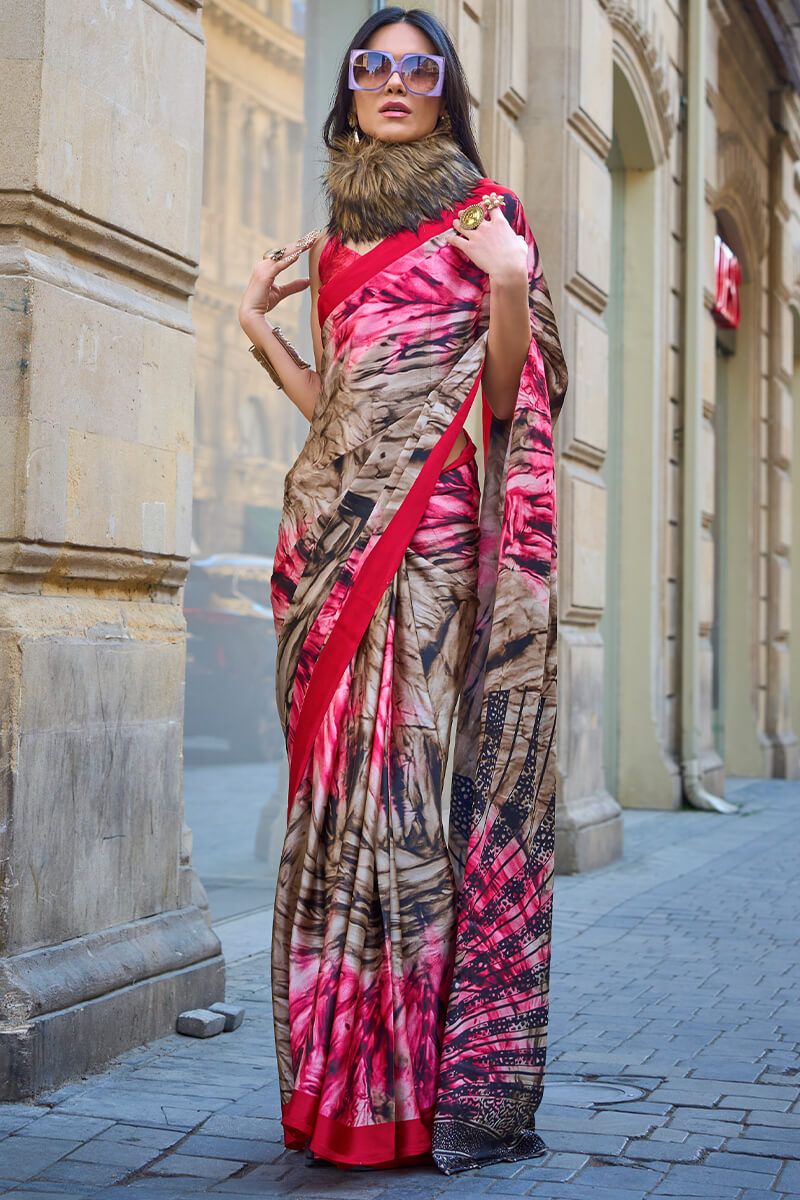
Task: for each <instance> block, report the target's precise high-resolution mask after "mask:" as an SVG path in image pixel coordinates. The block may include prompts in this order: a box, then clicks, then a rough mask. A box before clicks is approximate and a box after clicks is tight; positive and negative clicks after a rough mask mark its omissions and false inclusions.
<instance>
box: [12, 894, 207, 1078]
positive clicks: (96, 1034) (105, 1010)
mask: <svg viewBox="0 0 800 1200" xmlns="http://www.w3.org/2000/svg"><path fill="white" fill-rule="evenodd" d="M224 999H225V963H224V960H223V957H222V949H221V946H220V943H219V939H218V938H217V936H216V934H215V933H214V932H213V930H212V929H211V928H210V926H209V924H208V922H207V920H206V918H205V916H204V914H203V913H202V911H201V910H200V909H198V908H196V907H194V906H192V907H188V908H183V909H178V910H176V911H173V912H167V913H160V914H158V915H157V916H154V917H148V918H146V919H144V920H140V921H132V922H130V923H128V924H126V925H118V926H115V927H113V928H111V929H104V930H101V931H99V932H95V933H92V934H89V935H88V936H85V937H82V938H75V939H73V940H71V941H68V942H62V943H61V944H60V945H56V946H45V947H43V948H41V949H38V950H32V951H28V952H27V953H24V954H17V955H14V956H11V957H8V958H0V1099H1V1100H21V1099H25V1098H28V1097H31V1096H35V1095H36V1094H37V1093H38V1092H41V1091H43V1090H44V1089H46V1088H52V1087H57V1086H58V1085H59V1084H61V1083H63V1082H65V1081H66V1080H69V1079H70V1078H74V1077H75V1076H76V1075H80V1074H82V1073H85V1072H87V1071H91V1070H94V1069H97V1068H98V1067H101V1066H103V1065H104V1064H105V1063H106V1062H107V1061H108V1060H109V1059H110V1058H113V1057H114V1056H115V1055H117V1054H121V1053H122V1052H123V1051H125V1050H129V1049H130V1048H131V1047H133V1046H138V1045H141V1044H142V1043H143V1042H148V1041H151V1040H153V1039H154V1038H158V1037H163V1036H164V1035H165V1034H168V1033H171V1032H173V1031H174V1029H175V1021H176V1018H177V1016H178V1013H179V1012H181V1011H182V1010H183V1009H186V1008H197V1007H200V1006H207V1005H209V1004H213V1003H214V1002H215V1001H217V1000H224Z"/></svg>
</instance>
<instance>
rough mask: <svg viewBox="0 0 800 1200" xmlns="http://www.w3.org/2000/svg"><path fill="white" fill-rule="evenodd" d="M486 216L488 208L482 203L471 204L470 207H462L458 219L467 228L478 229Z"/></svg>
mask: <svg viewBox="0 0 800 1200" xmlns="http://www.w3.org/2000/svg"><path fill="white" fill-rule="evenodd" d="M485 216H486V209H485V208H484V207H483V205H482V204H470V206H469V208H462V209H461V211H460V212H459V214H458V219H459V221H460V222H461V224H462V225H463V227H464V228H465V229H477V228H478V226H479V225H480V223H481V221H482V220H483V219H484V217H485Z"/></svg>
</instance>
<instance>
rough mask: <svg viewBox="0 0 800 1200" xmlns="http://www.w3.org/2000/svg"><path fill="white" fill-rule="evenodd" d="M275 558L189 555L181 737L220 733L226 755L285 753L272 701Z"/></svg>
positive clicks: (246, 757) (250, 757) (252, 757)
mask: <svg viewBox="0 0 800 1200" xmlns="http://www.w3.org/2000/svg"><path fill="white" fill-rule="evenodd" d="M272 561H273V560H272V559H271V558H265V557H261V556H259V555H253V554H211V555H209V556H207V557H206V558H199V559H192V562H191V565H190V567H189V574H188V577H187V580H186V586H185V589H184V595H183V612H184V615H185V617H186V639H187V640H186V694H185V705H184V719H183V732H184V737H185V738H196V737H213V738H224V739H225V740H226V741H227V743H228V746H229V750H230V754H231V757H233V758H235V759H238V760H240V761H257V762H260V761H265V760H266V761H271V760H276V759H280V758H281V757H283V755H284V754H285V750H284V742H283V732H282V730H281V726H280V721H279V720H278V713H277V708H276V705H275V653H276V640H275V625H274V622H273V619H272V607H271V604H270V590H269V581H270V575H271V574H272Z"/></svg>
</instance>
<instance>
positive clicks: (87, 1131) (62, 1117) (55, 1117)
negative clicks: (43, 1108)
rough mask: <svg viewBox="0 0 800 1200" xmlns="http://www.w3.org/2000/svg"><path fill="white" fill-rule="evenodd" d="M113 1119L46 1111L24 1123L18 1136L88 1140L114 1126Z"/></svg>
mask: <svg viewBox="0 0 800 1200" xmlns="http://www.w3.org/2000/svg"><path fill="white" fill-rule="evenodd" d="M113 1124H114V1122H113V1121H104V1120H103V1119H102V1118H100V1117H83V1116H71V1115H70V1114H69V1113H62V1112H59V1111H58V1110H55V1111H54V1112H48V1113H45V1115H44V1116H43V1117H39V1118H37V1120H35V1121H31V1122H30V1123H29V1124H27V1125H24V1126H23V1127H22V1128H21V1129H20V1130H19V1131H18V1133H17V1136H18V1137H32V1138H48V1139H50V1138H61V1139H64V1140H65V1141H66V1140H76V1141H81V1142H83V1141H87V1140H88V1139H89V1138H93V1137H94V1136H95V1134H98V1133H102V1132H103V1131H104V1130H105V1129H109V1128H111V1127H112V1126H113Z"/></svg>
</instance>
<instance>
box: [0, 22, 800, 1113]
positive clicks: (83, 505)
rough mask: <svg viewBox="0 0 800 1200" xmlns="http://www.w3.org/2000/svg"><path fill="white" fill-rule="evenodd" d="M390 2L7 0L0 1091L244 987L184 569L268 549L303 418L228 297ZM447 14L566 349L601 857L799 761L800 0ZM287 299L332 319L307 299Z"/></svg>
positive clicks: (567, 605)
mask: <svg viewBox="0 0 800 1200" xmlns="http://www.w3.org/2000/svg"><path fill="white" fill-rule="evenodd" d="M370 7H371V6H370V4H369V2H368V0H341V3H337V4H336V5H332V4H329V3H325V2H323V0H311V2H310V3H308V4H307V5H304V4H302V3H296V2H295V3H293V2H292V0H205V4H203V2H202V0H75V3H74V4H71V5H69V6H66V5H64V4H63V3H60V2H59V0H24V2H23V0H0V35H2V36H0V47H2V49H1V50H0V102H1V103H2V109H3V112H4V114H5V116H4V121H5V130H4V134H5V136H4V137H3V139H2V140H0V225H2V231H3V237H2V239H1V240H0V296H1V297H2V303H0V353H2V368H3V370H2V380H3V385H2V392H1V393H0V406H2V413H3V418H4V421H3V427H4V430H5V431H6V436H5V437H4V438H3V439H0V521H2V525H1V526H0V704H1V705H2V708H1V709H0V839H2V850H1V852H0V1081H2V1083H0V1087H1V1088H2V1094H3V1095H5V1096H9V1097H17V1096H23V1095H30V1094H33V1093H35V1092H36V1091H37V1090H38V1089H40V1088H42V1087H43V1086H46V1085H48V1084H51V1083H53V1082H57V1081H58V1080H59V1079H63V1078H66V1077H68V1076H69V1075H70V1074H74V1073H75V1072H77V1071H79V1070H82V1069H85V1068H87V1067H89V1066H91V1065H93V1064H97V1063H99V1062H102V1061H103V1060H104V1059H105V1058H107V1057H108V1056H109V1055H111V1054H114V1053H116V1052H118V1051H119V1050H120V1049H122V1048H123V1047H124V1046H126V1045H132V1044H136V1043H138V1042H141V1041H143V1040H146V1039H147V1038H150V1037H153V1036H156V1035H157V1034H159V1033H162V1032H166V1031H168V1030H169V1029H171V1028H172V1027H173V1025H174V1018H175V1014H176V1012H177V1011H179V1010H180V1009H181V1008H186V1007H190V1006H193V1005H195V1004H201V1003H208V1002H210V1001H212V1000H214V999H218V998H221V996H222V994H223V992H224V963H223V960H222V958H221V955H220V951H219V943H218V941H217V939H216V937H215V936H214V934H213V932H212V930H211V929H210V927H209V923H208V912H207V908H206V906H205V903H204V895H203V891H202V888H201V887H200V885H199V882H198V880H197V878H196V876H195V875H194V872H193V870H192V867H191V835H190V833H189V831H188V830H187V829H186V827H185V825H184V824H183V820H182V800H181V723H182V711H183V686H184V685H183V677H184V657H185V622H184V618H183V615H182V612H181V601H182V588H183V584H184V582H185V579H186V575H187V571H188V568H189V562H190V558H191V556H192V552H193V547H192V539H194V542H195V552H197V551H200V552H202V553H203V554H209V553H213V552H215V551H230V550H245V551H251V552H254V553H268V552H269V550H270V548H271V542H270V539H271V537H273V536H274V527H275V522H276V518H277V512H278V510H279V507H280V499H281V492H282V483H283V475H284V473H285V470H286V469H287V467H288V466H289V465H290V464H291V462H292V460H293V458H294V456H295V455H296V452H297V449H298V447H299V445H300V443H301V441H302V438H303V436H304V427H303V422H302V419H301V418H299V417H298V416H297V415H296V414H295V413H294V411H293V410H292V409H291V406H290V405H289V404H288V402H287V401H286V398H285V397H284V396H283V395H282V394H280V393H278V392H276V391H275V389H273V388H272V385H271V384H270V382H269V380H268V379H267V377H266V376H265V374H264V373H263V372H262V371H260V369H259V368H258V366H257V365H256V364H254V363H253V361H252V358H251V356H250V355H248V354H247V353H246V349H247V341H246V338H245V336H244V334H242V332H241V330H240V329H239V327H238V323H237V322H236V308H237V306H238V301H239V298H240V295H241V292H242V290H243V288H244V286H245V284H246V281H247V278H248V276H249V273H250V270H251V269H252V265H253V263H254V262H255V261H257V259H258V258H260V255H261V253H262V251H263V249H264V248H265V247H266V246H269V245H274V244H277V243H280V242H282V241H285V240H288V239H289V238H291V237H292V236H293V235H294V234H295V233H299V232H301V231H304V230H306V229H308V228H310V227H311V226H312V225H313V224H315V223H317V222H318V220H319V217H320V211H319V207H318V192H319V187H318V175H319V167H320V154H319V147H318V140H317V138H318V130H319V127H320V125H321V121H322V118H323V116H324V113H325V111H326V107H327V102H328V99H329V94H330V90H331V85H332V81H333V73H334V71H335V66H336V63H337V62H338V57H339V54H340V52H341V50H342V49H343V48H344V45H345V44H346V42H347V40H348V36H349V31H350V29H351V28H354V27H355V26H356V25H357V23H358V22H359V21H360V20H362V19H363V17H364V16H365V15H366V14H367V12H368V11H369V10H370ZM430 7H431V8H432V9H434V10H435V11H436V12H437V13H438V14H439V15H440V16H441V17H442V18H443V19H444V20H445V21H446V22H447V24H448V26H449V27H450V29H451V31H452V32H453V34H454V36H455V39H456V42H457V44H458V46H459V50H460V52H461V54H462V57H463V60H464V62H465V66H466V69H467V73H468V77H469V81H470V86H471V90H472V94H473V101H474V116H475V121H476V127H477V130H478V134H479V139H480V144H481V148H482V152H483V154H484V155H485V159H486V161H487V163H488V165H489V170H490V173H492V174H493V175H494V176H495V178H497V180H498V181H499V182H502V183H504V184H507V185H509V186H511V187H513V188H515V189H516V190H517V191H518V192H519V194H520V196H521V197H522V199H523V202H524V204H525V207H526V211H527V213H528V216H529V220H530V222H531V225H532V227H533V229H534V232H535V234H536V236H537V238H538V240H539V243H540V246H541V249H542V253H543V258H544V263H545V268H546V271H547V275H548V280H549V282H550V286H551V290H552V293H553V296H554V299H555V302H556V309H557V313H558V316H559V319H560V326H561V330H562V335H563V340H564V345H565V351H566V357H567V361H568V363H569V366H570V374H571V385H570V391H569V394H568V397H567V403H566V405H565V409H564V413H563V416H562V419H561V422H560V425H559V433H558V452H559V473H558V490H559V506H560V509H559V511H560V526H559V540H560V559H561V565H560V588H561V602H560V608H561V626H560V633H561V638H560V729H559V751H558V754H559V759H558V765H559V796H558V837H557V855H558V866H559V869H561V870H565V871H575V870H583V869H588V868H591V867H595V866H598V865H601V864H603V863H606V862H609V861H612V860H613V859H614V858H615V857H617V856H619V854H620V853H621V851H622V833H623V823H624V822H623V810H624V808H626V807H643V806H646V807H657V808H662V809H673V808H676V807H678V806H679V805H680V804H681V803H682V802H683V801H684V800H688V801H689V802H691V803H694V804H696V805H698V806H701V807H702V806H704V805H709V804H713V803H714V801H713V798H712V797H713V796H714V795H715V794H716V795H719V794H720V793H721V792H722V789H723V785H724V779H725V776H726V774H748V775H757V776H758V775H763V776H782V777H789V778H794V777H796V776H797V774H798V740H797V736H796V734H797V730H798V729H800V636H798V631H800V568H799V569H795V570H793V569H792V568H793V553H792V529H793V528H794V529H800V488H797V487H795V488H793V487H792V464H793V463H796V462H800V421H795V420H794V419H793V417H794V410H795V408H796V406H797V404H798V403H800V176H799V175H798V159H799V158H800V106H799V102H798V86H800V76H798V59H797V45H796V41H795V38H794V28H795V26H794V22H795V20H796V16H795V9H794V5H793V4H792V3H790V0H753V2H748V3H747V4H744V3H742V2H741V0H563V2H560V3H553V0H469V3H466V2H465V0H438V2H435V3H431V5H430ZM203 113H205V121H204V120H203V115H202V114H203ZM717 237H719V238H720V239H721V240H722V241H723V242H724V243H725V245H726V246H727V247H729V248H730V250H731V251H732V252H733V254H734V255H735V256H736V259H737V260H738V263H739V264H740V267H741V273H742V277H741V287H740V290H739V296H738V300H739V304H740V309H741V319H740V323H739V325H738V328H736V329H735V330H732V329H723V328H721V327H720V325H719V324H718V322H717V321H716V320H715V319H714V317H713V316H712V309H713V308H714V306H715V302H716V300H717V289H716V280H715V239H716V238H717ZM285 309H286V311H285V313H284V311H283V309H282V311H281V323H282V325H283V327H284V328H285V329H286V331H287V332H288V333H289V335H290V336H292V338H293V340H295V341H296V342H297V343H298V344H299V346H300V347H301V348H302V347H303V346H304V345H305V349H306V350H308V343H307V341H306V342H305V343H304V338H305V337H306V335H305V327H306V324H307V301H304V300H302V299H298V300H296V301H292V302H291V303H287V304H286V305H285ZM793 517H794V520H793ZM795 560H796V555H795ZM792 631H795V636H792ZM720 819H724V818H723V817H720Z"/></svg>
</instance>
